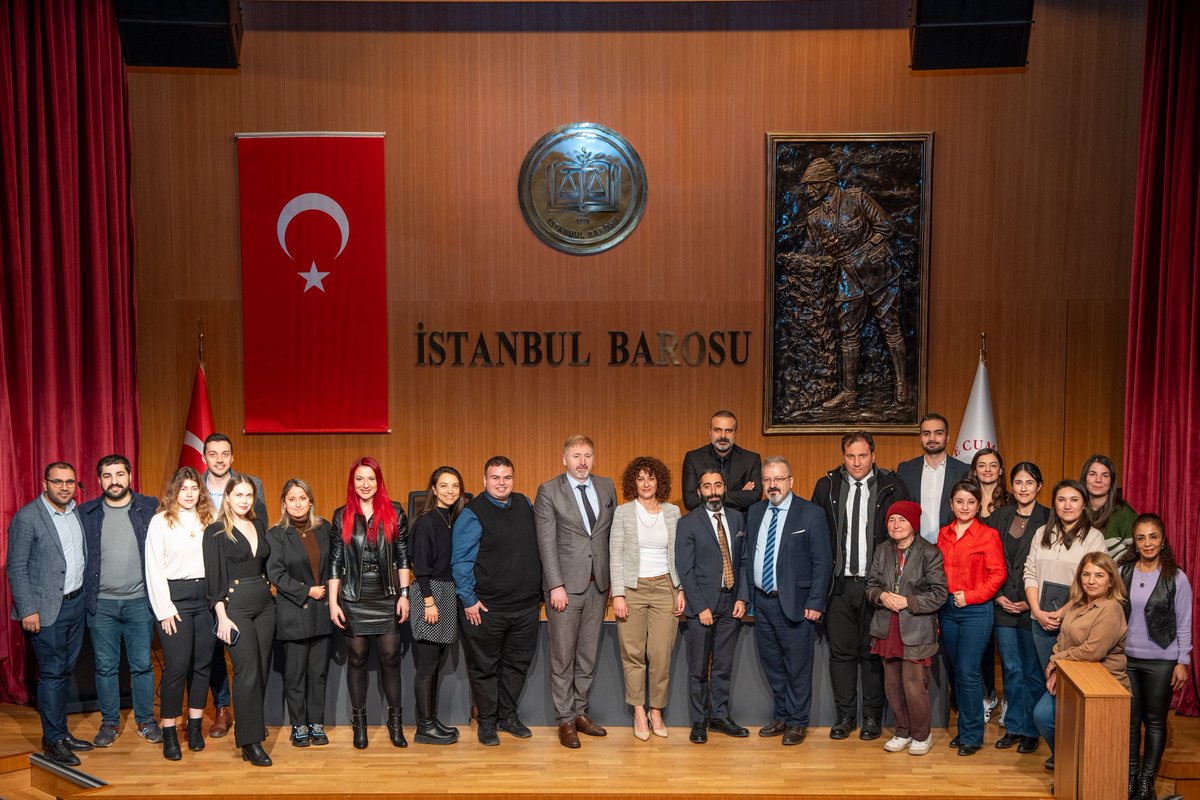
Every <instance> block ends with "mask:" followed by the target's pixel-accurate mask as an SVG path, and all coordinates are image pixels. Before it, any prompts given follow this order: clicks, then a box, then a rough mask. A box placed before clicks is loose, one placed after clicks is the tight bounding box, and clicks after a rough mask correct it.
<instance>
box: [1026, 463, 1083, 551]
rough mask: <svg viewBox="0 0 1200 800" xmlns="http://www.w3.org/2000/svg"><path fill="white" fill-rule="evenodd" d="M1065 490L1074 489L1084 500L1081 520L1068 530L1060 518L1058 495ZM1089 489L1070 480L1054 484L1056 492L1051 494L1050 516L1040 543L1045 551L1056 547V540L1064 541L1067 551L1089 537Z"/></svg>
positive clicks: (1066, 479) (1065, 479)
mask: <svg viewBox="0 0 1200 800" xmlns="http://www.w3.org/2000/svg"><path fill="white" fill-rule="evenodd" d="M1063 489H1073V490H1074V491H1076V492H1079V496H1080V497H1082V498H1083V513H1081V514H1080V515H1079V519H1078V520H1076V521H1075V524H1074V525H1072V526H1071V527H1069V528H1067V527H1065V526H1064V525H1063V523H1062V522H1061V521H1060V520H1059V518H1058V503H1057V500H1058V493H1059V492H1061V491H1062V490H1063ZM1087 496H1088V494H1087V489H1085V488H1083V484H1082V483H1080V482H1079V481H1073V480H1071V479H1070V478H1063V479H1062V480H1061V481H1059V482H1058V483H1056V484H1054V491H1053V492H1051V493H1050V516H1049V517H1047V519H1046V526H1045V527H1044V528H1042V540H1041V541H1040V542H1038V546H1040V547H1041V548H1042V549H1044V550H1049V549H1050V548H1051V547H1053V546H1054V540H1055V538H1058V539H1060V540H1062V543H1063V547H1064V548H1065V549H1067V550H1070V549H1071V545H1073V544H1075V541H1076V540H1081V539H1083V537H1084V536H1087V532H1088V527H1089V524H1090V523H1089V521H1088V515H1087Z"/></svg>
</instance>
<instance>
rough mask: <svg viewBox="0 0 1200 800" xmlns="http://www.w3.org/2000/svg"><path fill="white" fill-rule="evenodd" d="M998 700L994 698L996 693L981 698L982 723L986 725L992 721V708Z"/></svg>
mask: <svg viewBox="0 0 1200 800" xmlns="http://www.w3.org/2000/svg"><path fill="white" fill-rule="evenodd" d="M998 702H999V701H998V700H996V695H992V696H991V697H985V698H983V724H984V725H987V724H988V723H989V722H991V721H992V709H994V708H995V707H996V704H997V703H998Z"/></svg>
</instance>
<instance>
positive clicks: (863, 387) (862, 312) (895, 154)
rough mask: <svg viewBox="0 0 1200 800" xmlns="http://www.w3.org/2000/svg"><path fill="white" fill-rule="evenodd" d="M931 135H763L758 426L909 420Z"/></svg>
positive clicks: (925, 248) (921, 368) (921, 353)
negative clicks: (762, 356) (764, 209)
mask: <svg viewBox="0 0 1200 800" xmlns="http://www.w3.org/2000/svg"><path fill="white" fill-rule="evenodd" d="M932 149H933V134H932V133H816V134H810V133H768V134H767V165H768V170H767V212H768V213H767V247H766V253H767V281H766V287H767V292H766V294H767V297H766V304H765V307H766V324H765V327H764V330H765V332H766V335H765V336H764V337H763V339H764V341H765V347H766V353H765V359H764V362H765V365H766V370H765V373H766V376H765V383H766V386H765V391H764V393H763V397H764V409H763V412H764V413H763V432H764V433H768V434H771V433H833V432H837V433H841V432H845V431H847V430H850V429H864V430H870V431H876V432H887V431H898V430H910V431H911V430H912V429H913V427H914V426H915V425H916V423H917V419H918V416H919V414H920V413H921V409H923V407H924V399H925V398H924V395H925V360H926V359H925V331H926V317H927V315H928V294H929V288H928V287H929V281H928V276H929V190H930V166H931V165H930V161H931V158H932Z"/></svg>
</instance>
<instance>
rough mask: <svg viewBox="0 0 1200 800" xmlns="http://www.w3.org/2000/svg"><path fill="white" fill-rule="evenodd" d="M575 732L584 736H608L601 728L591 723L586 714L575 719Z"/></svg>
mask: <svg viewBox="0 0 1200 800" xmlns="http://www.w3.org/2000/svg"><path fill="white" fill-rule="evenodd" d="M575 730H577V731H579V732H580V733H582V734H583V735H585V736H608V731H606V730H605V729H604V727H603V726H601V725H597V724H596V723H594V722H592V718H591V717H589V716H588V715H587V714H580V715H579V716H578V717H576V718H575Z"/></svg>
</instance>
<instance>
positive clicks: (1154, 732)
mask: <svg viewBox="0 0 1200 800" xmlns="http://www.w3.org/2000/svg"><path fill="white" fill-rule="evenodd" d="M1126 661H1127V664H1126V666H1125V671H1126V672H1127V673H1128V674H1129V686H1130V688H1131V689H1132V690H1133V691H1132V692H1131V694H1132V695H1133V696H1132V698H1131V699H1130V701H1129V772H1130V774H1133V773H1135V772H1138V771H1139V770H1140V771H1141V772H1142V773H1143V774H1145V775H1149V776H1151V777H1153V776H1155V775H1157V774H1158V764H1159V762H1160V761H1162V754H1163V750H1164V749H1165V748H1166V746H1167V714H1168V713H1169V712H1170V710H1171V695H1172V691H1171V673H1172V672H1174V671H1175V662H1174V661H1167V660H1165V659H1157V658H1156V659H1149V658H1134V657H1133V656H1127V657H1126ZM1143 725H1145V726H1146V751H1145V753H1142V742H1141V738H1142V726H1143ZM1139 756H1140V758H1139Z"/></svg>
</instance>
